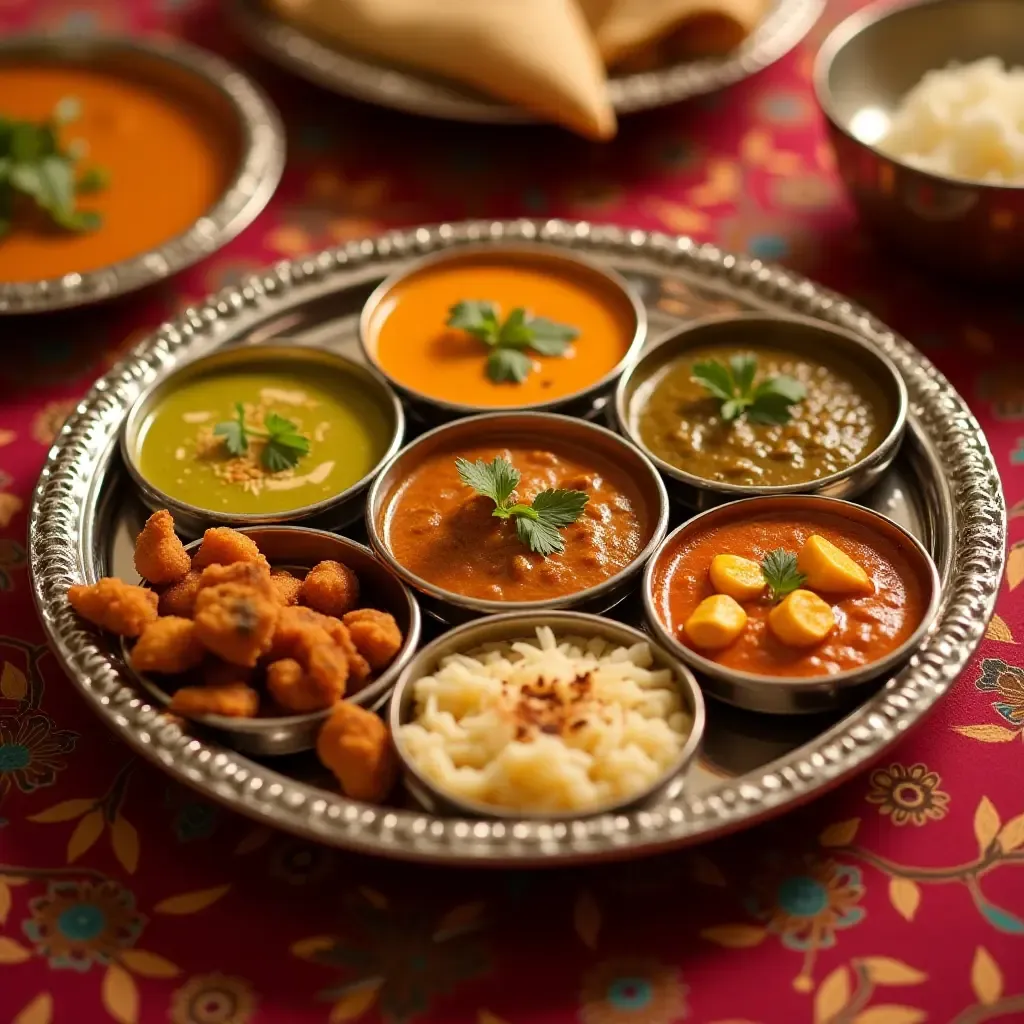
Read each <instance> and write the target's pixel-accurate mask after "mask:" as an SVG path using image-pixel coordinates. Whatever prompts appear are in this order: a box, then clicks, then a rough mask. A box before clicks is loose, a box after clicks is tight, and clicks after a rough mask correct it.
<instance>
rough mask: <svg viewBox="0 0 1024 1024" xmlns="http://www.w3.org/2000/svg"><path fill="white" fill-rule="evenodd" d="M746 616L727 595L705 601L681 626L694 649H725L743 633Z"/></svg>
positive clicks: (717, 595) (713, 596)
mask: <svg viewBox="0 0 1024 1024" xmlns="http://www.w3.org/2000/svg"><path fill="white" fill-rule="evenodd" d="M746 624H747V613H746V612H745V611H744V610H743V609H742V607H740V605H739V604H738V603H737V602H736V600H735V599H734V598H732V597H729V595H728V594H714V595H712V596H711V597H705V598H704V600H703V601H701V603H700V604H699V605H697V607H696V608H694V610H693V614H692V615H690V617H689V618H688V619H687V620H686V624H685V625H684V626H683V629H684V631H685V632H686V636H687V638H688V639H689V641H690V643H692V644H693V646H694V647H700V648H703V649H704V650H709V651H713V650H719V649H720V648H722V647H728V646H729V644H731V643H732V642H733V641H734V640H735V639H736V637H738V636H739V635H740V633H742V632H743V628H744V627H745V626H746Z"/></svg>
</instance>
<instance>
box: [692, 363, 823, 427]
mask: <svg viewBox="0 0 1024 1024" xmlns="http://www.w3.org/2000/svg"><path fill="white" fill-rule="evenodd" d="M756 373H757V357H756V356H754V355H751V354H746V355H736V356H732V358H730V360H729V364H728V366H726V365H725V364H723V363H720V362H718V360H717V359H708V360H705V361H704V362H700V363H695V364H694V367H693V374H692V376H693V379H694V380H695V381H696V382H697V383H698V384H700V385H701V386H702V387H704V388H705V389H706V390H707V391H709V392H710V393H711V394H712V395H714V396H715V398H717V399H719V400H720V401H721V403H722V407H721V410H720V412H721V416H722V419H723V420H725V421H726V422H730V421H732V420H736V419H739V417H740V416H742V415H744V414H746V417H747V419H748V420H750V421H751V422H753V423H767V424H772V425H779V424H783V423H788V422H789V420H790V417H791V416H792V413H791V412H790V406H793V405H796V403H797V402H802V401H803V400H804V398H805V397H806V395H807V389H806V388H805V387H804V386H803V384H801V383H800V381H798V380H795V379H794V378H793V377H790V376H787V375H786V374H781V375H779V376H778V377H768V378H766V379H765V380H762V381H761V383H760V384H758V385H756V386H755V385H754V376H755V375H756Z"/></svg>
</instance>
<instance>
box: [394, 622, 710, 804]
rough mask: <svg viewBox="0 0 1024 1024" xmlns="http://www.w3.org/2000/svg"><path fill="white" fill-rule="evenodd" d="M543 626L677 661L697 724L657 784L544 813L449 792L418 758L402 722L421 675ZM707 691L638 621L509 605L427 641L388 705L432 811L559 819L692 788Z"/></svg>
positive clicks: (413, 777) (419, 794) (398, 744)
mask: <svg viewBox="0 0 1024 1024" xmlns="http://www.w3.org/2000/svg"><path fill="white" fill-rule="evenodd" d="M539 626H550V628H551V629H552V631H553V632H554V634H555V639H556V640H558V641H564V640H566V639H568V638H570V637H581V638H583V639H584V640H590V639H592V638H593V637H600V638H601V639H602V640H605V641H607V642H609V643H613V644H616V645H618V646H621V647H632V646H633V645H634V644H638V643H646V644H648V645H649V646H650V648H651V655H652V657H653V659H654V666H655V668H667V669H671V670H672V672H673V673H674V674H675V679H676V685H677V687H678V689H679V693H680V695H681V696H682V698H683V703H684V704H685V705H686V709H687V711H688V712H689V714H690V716H691V719H692V722H693V727H692V730H691V732H690V735H689V737H688V738H687V741H686V743H685V744H684V746H683V748H682V750H680V752H679V756H678V757H677V758H676V759H675V761H674V763H673V764H672V766H671V767H670V768H669V769H668V770H667V771H666V772H665V774H664V775H663V776H662V777H661V778H660V779H658V780H657V781H656V782H655V783H654V784H653V785H651V786H649V787H647V788H646V789H643V790H641V791H640V792H638V793H635V794H634V795H633V796H631V797H629V798H628V799H626V800H620V801H618V802H616V803H613V804H606V805H605V806H603V807H597V808H591V809H589V810H587V811H581V812H578V813H571V814H569V813H567V814H565V815H552V814H543V813H533V814H531V813H526V812H518V811H509V810H505V809H503V808H501V807H494V806H489V805H485V804H478V803H475V802H473V801H469V800H464V799H461V798H459V797H457V796H454V795H453V794H451V793H446V792H445V791H444V790H442V789H440V788H439V787H438V786H436V785H435V784H434V783H432V782H431V781H430V779H428V778H427V777H426V776H425V775H424V774H423V773H422V772H421V771H420V770H419V769H418V768H417V766H416V764H415V762H414V761H413V760H412V758H411V757H410V756H409V754H408V753H407V751H406V750H405V748H404V747H403V745H402V741H401V739H400V738H399V735H398V729H399V727H400V726H401V725H404V724H405V723H407V722H408V721H409V720H410V719H411V717H412V712H413V692H412V691H413V685H414V684H415V683H416V681H417V680H419V679H422V678H423V677H424V676H427V675H430V674H431V673H432V672H435V671H436V670H437V668H438V667H439V665H440V662H441V660H442V659H443V658H446V657H448V656H449V655H452V654H467V653H469V652H470V651H472V650H473V649H475V648H477V647H480V646H481V645H482V644H492V643H503V642H507V641H513V640H533V639H535V638H536V630H537V628H538V627H539ZM704 719H705V715H704V697H703V695H702V694H701V692H700V687H699V686H698V685H697V680H696V679H695V678H694V675H693V673H692V672H691V671H690V670H689V669H688V668H687V667H686V666H685V665H684V664H682V663H680V662H679V661H678V660H677V659H676V658H675V657H674V656H672V655H671V654H670V653H669V652H668V651H667V650H666V649H665V648H664V647H661V646H659V645H658V644H657V643H652V642H651V638H650V637H649V636H647V635H646V634H645V633H642V632H641V631H640V630H638V629H634V628H633V627H631V626H626V625H624V624H623V623H621V622H615V621H613V620H612V619H606V618H602V617H601V616H599V615H584V614H581V613H580V612H564V611H562V612H508V613H506V614H503V615H491V616H489V617H488V618H486V619H479V620H477V621H475V622H467V623H464V624H463V625H461V626H457V627H456V628H455V629H452V630H449V631H448V632H447V633H444V634H443V635H442V636H440V637H438V638H437V639H436V640H434V641H433V642H432V643H430V644H427V646H426V647H424V648H423V650H422V651H420V652H419V654H417V655H416V657H415V658H413V660H412V661H410V662H409V663H408V665H406V667H405V668H404V669H403V671H402V673H401V675H400V676H399V678H398V682H397V683H396V684H395V688H394V690H393V691H392V693H391V703H390V705H389V709H388V723H389V725H390V727H391V735H392V736H394V737H395V749H396V750H397V751H398V756H399V757H400V758H401V761H402V765H403V767H404V769H405V784H406V787H407V788H408V789H409V791H410V792H411V793H412V795H413V797H414V798H415V799H416V800H417V801H418V802H419V803H420V804H421V806H423V807H424V808H425V809H426V810H428V811H431V812H437V811H444V812H446V813H449V814H450V813H453V812H454V813H458V814H465V815H468V816H470V817H484V818H501V819H506V820H508V819H512V820H518V819H520V818H525V819H532V820H535V821H536V820H551V819H552V818H564V819H571V818H580V817H592V816H593V815H596V814H608V813H611V812H615V811H623V810H627V809H629V808H631V807H644V806H648V805H650V804H652V803H654V802H656V801H662V800H675V799H677V798H678V797H679V796H680V795H681V794H682V793H683V791H684V789H685V784H686V773H687V770H688V769H689V767H690V765H691V763H692V762H693V761H694V760H695V758H696V757H697V754H698V752H699V750H700V745H701V741H702V739H703V736H704Z"/></svg>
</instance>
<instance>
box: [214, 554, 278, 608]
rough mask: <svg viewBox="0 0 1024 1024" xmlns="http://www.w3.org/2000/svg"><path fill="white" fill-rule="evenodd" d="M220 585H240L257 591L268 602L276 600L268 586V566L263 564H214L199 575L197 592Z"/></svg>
mask: <svg viewBox="0 0 1024 1024" xmlns="http://www.w3.org/2000/svg"><path fill="white" fill-rule="evenodd" d="M221 583H240V584H241V585H242V586H243V587H252V588H253V589H255V590H258V591H259V592H260V593H261V594H262V595H263V596H264V597H266V598H269V599H270V600H276V596H277V594H276V591H275V590H274V588H273V587H272V586H271V585H270V566H268V565H267V564H266V563H265V562H233V563H232V564H231V565H221V564H220V563H219V562H215V563H214V564H213V565H208V566H206V568H205V569H203V571H202V573H201V574H200V577H199V590H200V591H202V590H206V589H207V588H208V587H217V586H219V585H220V584H221Z"/></svg>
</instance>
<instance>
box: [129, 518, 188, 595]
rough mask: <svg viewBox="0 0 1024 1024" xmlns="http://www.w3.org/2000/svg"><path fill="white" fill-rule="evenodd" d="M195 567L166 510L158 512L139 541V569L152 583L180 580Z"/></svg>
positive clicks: (136, 544) (137, 551)
mask: <svg viewBox="0 0 1024 1024" xmlns="http://www.w3.org/2000/svg"><path fill="white" fill-rule="evenodd" d="M190 568H191V562H190V561H189V557H188V554H187V552H186V551H185V545H184V544H182V543H181V541H180V540H179V538H178V535H177V534H176V533H175V532H174V519H173V517H172V516H171V513H170V512H168V511H167V510H166V509H162V510H161V511H160V512H154V513H153V514H152V515H151V516H150V517H149V518H148V519H147V520H146V525H145V526H144V527H143V528H142V533H140V534H139V536H138V538H137V539H136V541H135V571H136V572H137V573H138V574H139V575H140V576H141V577H142V578H143V579H144V580H148V581H149V582H150V583H156V584H162V583H177V582H178V580H180V579H181V578H182V577H183V576H184V575H185V573H187V572H188V571H189V569H190Z"/></svg>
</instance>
